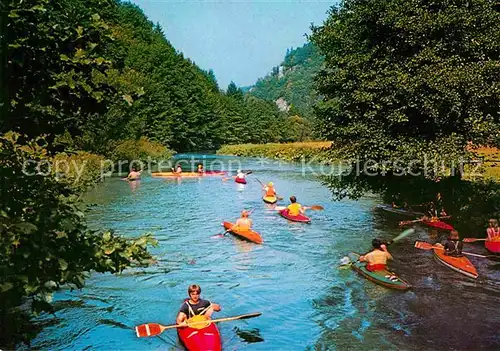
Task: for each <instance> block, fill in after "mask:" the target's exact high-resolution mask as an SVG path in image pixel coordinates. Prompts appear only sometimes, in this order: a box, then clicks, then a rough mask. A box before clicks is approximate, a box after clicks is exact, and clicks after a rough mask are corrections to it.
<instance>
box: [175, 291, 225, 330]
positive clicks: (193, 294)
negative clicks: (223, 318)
mask: <svg viewBox="0 0 500 351" xmlns="http://www.w3.org/2000/svg"><path fill="white" fill-rule="evenodd" d="M200 294H201V288H200V286H199V285H196V284H193V285H190V286H189V288H188V295H189V299H186V301H184V303H183V304H182V306H181V308H180V309H179V314H178V315H177V320H176V323H177V324H181V325H187V323H186V321H187V320H188V319H189V318H191V317H193V316H197V315H200V314H203V315H205V316H206V317H207V318H208V319H210V317H211V316H212V313H214V312H219V311H220V310H221V307H220V306H219V305H218V304H216V303H212V302H210V301H208V300H203V299H202V298H200Z"/></svg>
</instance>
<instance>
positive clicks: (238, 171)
mask: <svg viewBox="0 0 500 351" xmlns="http://www.w3.org/2000/svg"><path fill="white" fill-rule="evenodd" d="M246 176H247V175H246V174H245V173H243V172H242V171H241V169H238V170H237V171H236V178H239V179H245V178H246Z"/></svg>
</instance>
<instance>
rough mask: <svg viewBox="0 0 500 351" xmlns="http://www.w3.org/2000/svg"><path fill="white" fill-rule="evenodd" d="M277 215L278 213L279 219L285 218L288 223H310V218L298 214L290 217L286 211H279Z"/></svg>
mask: <svg viewBox="0 0 500 351" xmlns="http://www.w3.org/2000/svg"><path fill="white" fill-rule="evenodd" d="M279 213H280V215H281V217H284V218H286V219H288V220H290V221H293V222H301V223H311V218H309V217H307V216H304V215H303V214H299V215H298V216H290V215H289V214H288V210H287V209H284V210H281V211H279Z"/></svg>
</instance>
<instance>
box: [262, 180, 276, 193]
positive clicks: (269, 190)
mask: <svg viewBox="0 0 500 351" xmlns="http://www.w3.org/2000/svg"><path fill="white" fill-rule="evenodd" d="M264 191H265V192H266V195H265V196H276V189H274V184H273V182H269V183H267V186H265V187H264Z"/></svg>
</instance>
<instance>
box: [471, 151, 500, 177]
mask: <svg viewBox="0 0 500 351" xmlns="http://www.w3.org/2000/svg"><path fill="white" fill-rule="evenodd" d="M476 152H477V153H478V155H479V156H480V157H482V158H483V160H484V164H483V167H484V171H485V173H484V175H485V177H487V178H493V179H496V180H497V181H500V149H497V148H494V147H481V148H479V149H477V150H476Z"/></svg>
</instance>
